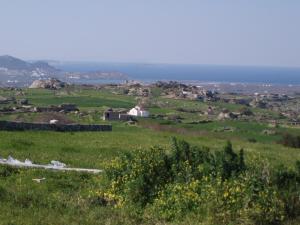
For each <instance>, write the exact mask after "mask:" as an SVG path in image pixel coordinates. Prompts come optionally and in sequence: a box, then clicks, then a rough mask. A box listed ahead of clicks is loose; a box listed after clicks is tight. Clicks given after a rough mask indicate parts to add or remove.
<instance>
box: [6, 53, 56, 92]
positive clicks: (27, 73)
mask: <svg viewBox="0 0 300 225" xmlns="http://www.w3.org/2000/svg"><path fill="white" fill-rule="evenodd" d="M60 75H61V72H60V71H59V70H58V69H56V68H55V67H53V66H50V65H49V64H48V63H47V62H43V61H37V62H27V61H24V60H21V59H18V58H15V57H13V56H9V55H4V56H0V83H1V85H2V86H24V85H28V84H29V83H31V82H32V81H33V80H36V79H41V78H43V79H45V78H46V79H47V78H50V77H59V76H60Z"/></svg>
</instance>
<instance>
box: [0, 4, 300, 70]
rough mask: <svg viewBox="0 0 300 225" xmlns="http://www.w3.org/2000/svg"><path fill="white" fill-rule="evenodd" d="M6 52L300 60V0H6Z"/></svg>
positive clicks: (2, 11) (1, 8)
mask: <svg viewBox="0 0 300 225" xmlns="http://www.w3.org/2000/svg"><path fill="white" fill-rule="evenodd" d="M0 29H1V30H0V55H3V54H10V55H14V56H17V57H20V58H24V59H57V60H92V61H104V62H148V63H149V62H159V63H198V64H231V65H275V66H300V1H299V0H0Z"/></svg>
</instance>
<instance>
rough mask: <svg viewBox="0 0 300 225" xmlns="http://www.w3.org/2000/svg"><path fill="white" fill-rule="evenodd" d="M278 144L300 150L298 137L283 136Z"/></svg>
mask: <svg viewBox="0 0 300 225" xmlns="http://www.w3.org/2000/svg"><path fill="white" fill-rule="evenodd" d="M280 143H281V144H283V145H284V146H286V147H291V148H300V136H294V135H291V134H289V133H286V134H284V135H283V137H282V140H281V141H280Z"/></svg>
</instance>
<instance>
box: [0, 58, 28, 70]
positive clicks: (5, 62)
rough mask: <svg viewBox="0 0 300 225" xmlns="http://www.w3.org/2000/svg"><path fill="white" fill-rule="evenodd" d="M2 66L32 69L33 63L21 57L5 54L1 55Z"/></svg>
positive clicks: (0, 62)
mask: <svg viewBox="0 0 300 225" xmlns="http://www.w3.org/2000/svg"><path fill="white" fill-rule="evenodd" d="M0 67H1V68H3V69H4V68H5V69H9V70H30V69H31V68H32V65H31V64H30V63H28V62H25V61H23V60H21V59H18V58H15V57H12V56H9V55H4V56H0Z"/></svg>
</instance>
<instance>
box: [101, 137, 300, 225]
mask: <svg viewBox="0 0 300 225" xmlns="http://www.w3.org/2000/svg"><path fill="white" fill-rule="evenodd" d="M297 168H298V169H296V171H287V170H285V169H280V168H278V169H277V170H274V171H272V173H271V172H270V169H269V168H267V167H265V166H264V165H259V164H258V162H256V163H255V165H252V164H251V165H246V163H245V160H244V151H243V149H241V150H240V151H239V154H237V153H236V152H235V151H234V150H233V148H232V144H231V143H230V142H228V143H227V144H226V145H225V147H224V149H223V150H222V151H217V152H215V153H211V152H210V150H209V149H208V148H205V147H197V146H190V144H189V143H187V142H185V141H182V140H177V139H175V138H174V139H173V140H172V144H171V147H170V148H168V149H162V148H160V147H153V148H151V149H150V150H138V151H134V152H132V153H127V154H124V155H123V156H121V157H118V158H116V159H114V160H113V161H112V162H111V163H109V164H108V165H107V168H106V170H105V171H106V176H107V180H108V181H109V182H108V186H107V188H106V189H105V190H104V191H100V192H98V193H97V195H98V197H99V199H101V201H103V202H105V204H106V205H109V204H110V205H114V206H115V207H121V208H126V209H130V213H136V212H137V213H138V214H135V215H144V217H145V216H147V217H150V218H157V219H160V220H168V221H173V220H183V219H184V218H187V217H188V216H189V215H191V214H194V215H200V216H199V222H200V221H201V222H206V223H213V224H279V223H281V222H282V221H283V220H284V218H285V217H296V216H297V215H299V213H298V211H297V210H298V209H299V207H298V206H299V205H298V204H299V199H298V200H297V199H295V197H297V196H299V194H300V190H299V188H298V189H297V187H299V177H300V175H299V174H300V172H299V171H300V162H299V163H298V164H297ZM298 170H299V171H298ZM289 187H290V188H289ZM290 190H293V191H290ZM292 201H293V202H292ZM204 220H205V221H204Z"/></svg>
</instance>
